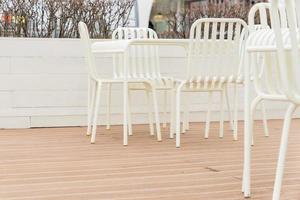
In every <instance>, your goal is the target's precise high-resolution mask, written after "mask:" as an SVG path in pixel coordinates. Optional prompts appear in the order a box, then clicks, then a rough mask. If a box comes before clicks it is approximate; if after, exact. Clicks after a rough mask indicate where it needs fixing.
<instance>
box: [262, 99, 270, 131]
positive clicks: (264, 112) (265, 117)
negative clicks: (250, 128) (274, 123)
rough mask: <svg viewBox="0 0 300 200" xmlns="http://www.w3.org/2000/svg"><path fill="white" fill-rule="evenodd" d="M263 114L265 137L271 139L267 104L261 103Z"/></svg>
mask: <svg viewBox="0 0 300 200" xmlns="http://www.w3.org/2000/svg"><path fill="white" fill-rule="evenodd" d="M261 112H262V117H263V123H264V132H265V137H269V128H268V120H267V113H266V107H265V103H264V102H263V101H262V102H261Z"/></svg>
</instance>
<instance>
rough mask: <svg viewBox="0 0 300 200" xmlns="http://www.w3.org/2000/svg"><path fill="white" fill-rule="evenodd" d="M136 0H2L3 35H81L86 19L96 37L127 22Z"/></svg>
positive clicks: (0, 34) (64, 36) (109, 32)
mask: <svg viewBox="0 0 300 200" xmlns="http://www.w3.org/2000/svg"><path fill="white" fill-rule="evenodd" d="M134 4H135V0H122V1H120V0H2V1H1V0H0V14H1V23H0V36H2V37H3V36H4V37H42V38H43V37H57V38H76V37H78V30H77V24H78V22H79V21H84V22H85V23H87V26H88V28H89V31H90V35H91V37H92V38H109V37H110V35H111V32H112V30H114V29H115V28H117V27H118V26H126V25H128V23H129V16H130V13H131V11H132V8H133V6H134Z"/></svg>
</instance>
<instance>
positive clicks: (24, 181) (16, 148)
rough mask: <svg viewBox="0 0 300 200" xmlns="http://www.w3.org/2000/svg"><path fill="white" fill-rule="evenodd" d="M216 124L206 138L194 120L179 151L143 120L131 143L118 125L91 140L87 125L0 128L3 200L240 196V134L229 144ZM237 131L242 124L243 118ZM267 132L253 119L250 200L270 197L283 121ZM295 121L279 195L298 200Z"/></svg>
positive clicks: (299, 125)
mask: <svg viewBox="0 0 300 200" xmlns="http://www.w3.org/2000/svg"><path fill="white" fill-rule="evenodd" d="M218 126H219V124H218V123H213V124H212V130H211V136H210V138H209V139H207V140H205V139H204V138H203V134H204V133H203V130H204V124H203V123H201V124H200V123H196V124H195V123H194V124H192V125H191V131H189V132H188V133H187V134H188V136H185V135H183V136H182V144H181V148H179V149H176V148H174V145H175V141H174V140H171V139H168V129H162V130H163V141H162V142H157V141H156V139H155V137H154V136H150V135H149V133H148V125H137V126H134V135H133V136H131V137H130V139H129V146H127V147H124V146H123V145H122V134H121V133H122V126H113V127H112V129H111V130H110V131H107V130H105V129H104V127H99V129H98V137H97V142H96V144H94V145H91V144H90V143H89V140H90V138H89V137H86V136H85V133H86V128H85V127H75V128H42V129H21V130H1V131H0V146H1V149H0V157H1V160H0V199H1V200H2V199H3V200H12V199H22V200H25V199H39V200H46V199H62V200H65V199H68V200H70V199H72V200H73V199H74V200H75V199H89V200H90V199H98V200H99V199H110V200H112V199H122V200H125V199H127V200H135V199H176V200H180V199H188V200H191V199H206V200H212V199H213V200H216V199H220V200H240V199H243V194H242V193H241V185H242V184H241V182H242V179H241V177H242V169H243V167H242V163H243V138H242V134H240V136H239V137H240V139H239V140H238V141H236V142H235V141H232V136H231V134H232V132H231V131H229V130H228V124H225V128H226V130H225V138H224V139H219V138H218V137H217V136H218ZM239 128H240V131H239V132H240V133H243V132H242V129H243V124H242V123H240V127H239ZM269 128H270V137H269V138H265V137H264V136H263V130H262V124H261V122H256V124H255V146H254V148H253V155H252V161H253V162H252V178H253V179H252V187H253V188H252V198H251V199H255V200H264V199H266V200H269V199H271V196H272V191H273V184H274V183H273V182H274V177H275V167H276V163H277V158H278V148H279V141H280V136H281V129H282V120H272V121H271V120H270V121H269ZM299 129H300V120H294V121H293V123H292V126H291V137H290V143H289V150H288V154H287V163H286V171H285V176H284V182H283V190H282V198H281V199H283V200H298V199H300V191H299V187H300V174H299V170H298V169H299V167H300V160H299V153H298V152H299V150H300V147H299V142H298V141H299V140H300V135H299V134H298V133H297V130H299Z"/></svg>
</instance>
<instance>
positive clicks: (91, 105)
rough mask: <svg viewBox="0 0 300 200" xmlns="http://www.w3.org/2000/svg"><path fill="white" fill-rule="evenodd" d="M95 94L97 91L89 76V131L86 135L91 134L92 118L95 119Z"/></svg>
mask: <svg viewBox="0 0 300 200" xmlns="http://www.w3.org/2000/svg"><path fill="white" fill-rule="evenodd" d="M95 95H96V91H95V88H94V86H93V83H92V80H91V79H90V78H89V80H88V116H87V118H88V120H87V132H86V135H87V136H90V135H91V132H92V120H93V113H94V112H93V111H94V106H95V105H94V104H95Z"/></svg>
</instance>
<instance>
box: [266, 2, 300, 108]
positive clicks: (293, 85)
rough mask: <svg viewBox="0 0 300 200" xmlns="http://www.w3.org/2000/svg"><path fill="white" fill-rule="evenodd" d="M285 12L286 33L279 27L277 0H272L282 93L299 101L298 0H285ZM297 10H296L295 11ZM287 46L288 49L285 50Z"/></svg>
mask: <svg viewBox="0 0 300 200" xmlns="http://www.w3.org/2000/svg"><path fill="white" fill-rule="evenodd" d="M285 5H286V12H287V21H288V34H286V33H284V30H282V29H281V27H280V16H279V14H278V12H277V10H278V0H272V6H271V14H272V26H273V28H274V33H275V37H276V46H277V56H278V63H279V69H280V78H281V82H282V88H283V93H284V94H285V95H286V96H287V97H288V98H289V99H290V100H291V101H294V102H295V103H297V104H299V103H300V91H299V89H298V84H297V82H298V79H299V76H298V74H299V68H300V59H299V40H298V39H299V29H298V27H299V23H300V14H299V9H300V2H299V1H298V0H286V1H285ZM297 11H298V12H297ZM287 47H289V48H290V50H286V48H287Z"/></svg>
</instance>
